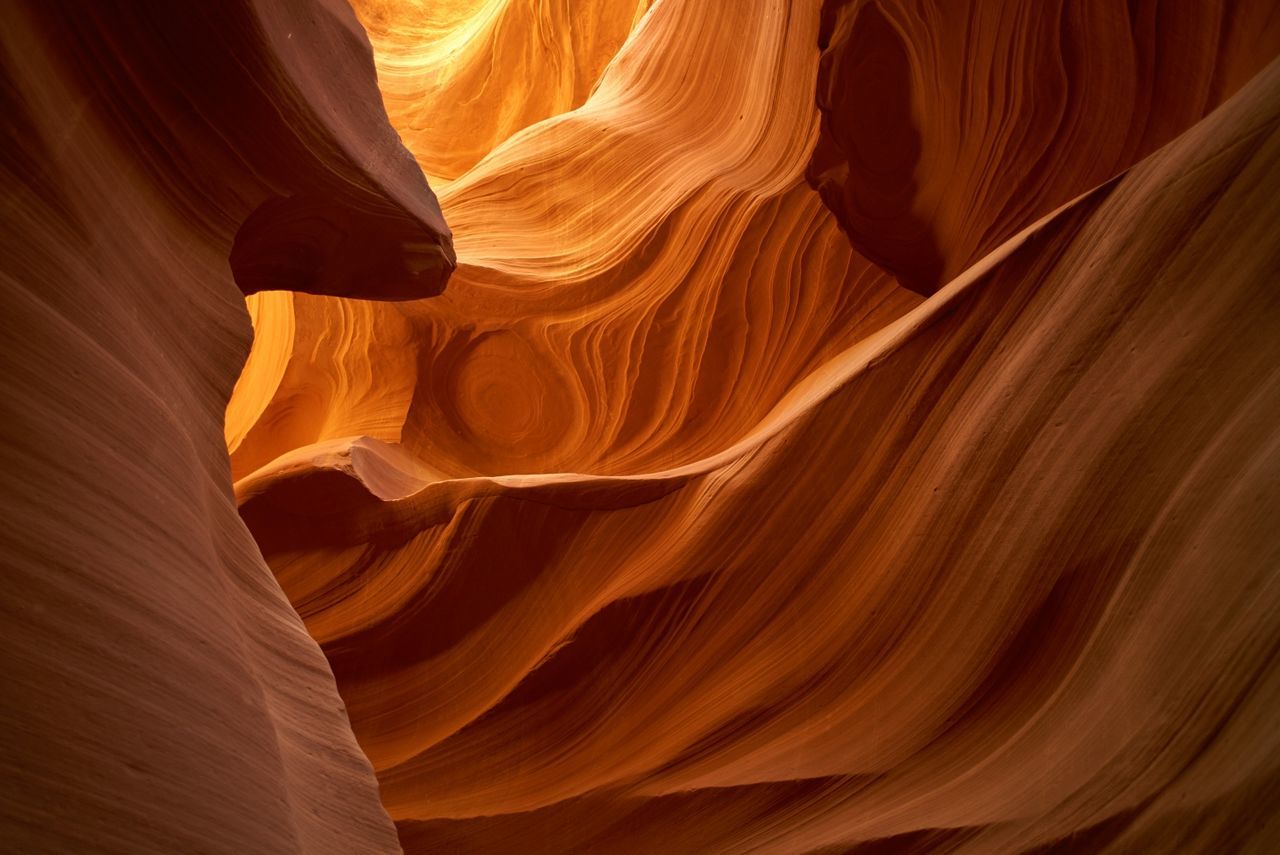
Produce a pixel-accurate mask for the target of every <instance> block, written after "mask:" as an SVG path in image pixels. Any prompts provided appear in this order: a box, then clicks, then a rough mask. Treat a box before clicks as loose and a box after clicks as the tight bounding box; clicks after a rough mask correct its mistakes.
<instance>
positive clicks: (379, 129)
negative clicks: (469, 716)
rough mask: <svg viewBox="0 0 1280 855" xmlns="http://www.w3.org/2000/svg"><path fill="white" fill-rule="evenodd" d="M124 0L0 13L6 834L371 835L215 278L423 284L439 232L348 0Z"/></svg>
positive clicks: (362, 765) (103, 841) (125, 838)
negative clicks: (245, 412) (234, 416)
mask: <svg viewBox="0 0 1280 855" xmlns="http://www.w3.org/2000/svg"><path fill="white" fill-rule="evenodd" d="M147 5H148V6H150V7H152V8H149V9H147V10H146V11H145V14H143V13H142V10H134V11H133V12H130V10H129V9H128V8H127V7H126V4H99V5H97V6H89V5H86V4H66V8H59V4H50V3H44V2H39V3H30V4H22V3H7V4H5V5H4V6H3V9H2V10H0V23H2V26H0V44H2V50H3V52H2V53H0V56H2V68H3V73H2V75H0V80H2V84H3V88H2V89H0V103H2V108H0V112H2V113H3V116H4V128H3V142H2V143H0V171H2V180H3V186H4V188H5V189H4V199H3V203H2V205H0V210H2V211H3V221H4V229H3V230H0V299H2V300H3V311H2V312H0V326H2V327H3V335H0V349H2V350H3V364H4V366H5V367H4V371H3V376H2V378H0V408H2V412H0V433H2V436H3V440H2V441H0V455H2V456H3V471H4V489H3V491H2V492H0V513H2V515H3V518H4V525H3V527H0V556H2V560H0V563H2V564H3V566H4V568H5V570H4V572H5V596H4V599H3V604H2V605H0V611H2V612H3V618H2V619H0V635H2V636H3V639H4V650H5V653H4V656H3V667H2V669H0V674H2V677H3V683H4V702H3V704H2V705H0V707H2V712H0V721H2V722H3V728H2V735H0V743H2V744H3V749H2V753H0V769H3V776H2V778H3V783H0V791H2V792H3V798H2V799H0V803H2V804H0V841H2V848H4V849H5V850H6V851H14V852H87V851H93V852H122V853H126V852H127V853H139V852H165V853H168V852H236V853H239V852H301V851H306V852H334V853H352V852H375V851H395V850H396V849H397V847H396V838H395V833H394V830H393V828H392V825H391V823H390V821H389V819H388V818H387V815H386V813H385V811H384V810H383V809H382V807H381V806H380V804H379V802H378V794H377V789H376V781H375V779H374V777H373V771H372V769H371V768H370V766H369V763H368V761H367V759H366V758H365V757H364V755H363V754H362V753H361V752H360V750H359V749H358V747H357V746H356V743H355V740H354V739H353V737H352V734H351V730H350V726H349V724H348V719H347V715H346V710H345V708H344V705H343V703H342V701H341V699H340V698H339V696H338V693H337V691H336V689H335V686H334V681H333V677H332V674H331V672H330V670H329V669H328V667H327V666H326V664H325V660H324V657H323V656H322V654H321V652H320V650H319V648H318V647H317V646H316V643H315V642H314V641H313V640H312V639H311V638H310V637H309V636H308V634H307V633H306V631H305V628H304V626H303V624H302V622H301V621H300V620H299V619H298V616H297V614H296V613H295V612H294V610H293V609H292V608H291V607H290V604H289V602H288V600H287V599H286V598H285V597H284V595H283V593H282V592H281V590H280V588H279V586H278V585H277V584H276V583H275V581H274V580H273V578H272V576H271V572H270V570H269V569H268V568H267V566H266V565H265V564H264V563H263V560H262V557H261V554H260V552H259V551H258V548H257V547H256V546H255V544H254V542H253V540H252V538H251V536H250V534H249V532H248V531H247V530H246V529H245V527H244V525H243V523H242V522H241V521H240V518H239V517H238V515H237V513H236V505H235V501H234V497H233V494H232V489H231V481H230V477H229V471H228V461H227V455H226V449H225V446H224V444H223V440H222V425H223V411H224V409H225V407H226V404H227V400H228V398H229V397H230V394H231V390H232V386H233V384H234V382H235V379H236V377H237V375H238V373H239V371H240V368H241V365H242V363H243V361H244V359H245V356H246V354H247V352H248V349H249V341H250V337H249V336H250V327H249V323H248V317H247V315H246V313H245V310H244V301H243V297H242V294H241V291H240V290H237V287H236V284H237V280H238V282H239V285H240V286H241V288H242V289H243V290H245V291H253V290H255V289H256V288H259V287H266V286H268V285H271V286H276V285H279V284H282V283H285V284H289V285H290V286H291V287H299V288H308V289H312V290H318V291H321V292H325V293H344V294H360V295H364V296H370V297H376V296H389V295H391V296H414V297H421V296H426V295H429V294H431V293H434V292H437V291H438V290H439V288H440V286H441V284H442V282H443V279H444V277H445V276H446V275H447V273H448V270H449V268H450V267H451V266H452V261H451V258H452V249H451V248H450V239H449V234H448V230H447V229H446V228H445V227H444V223H443V219H442V217H441V214H440V211H439V209H438V208H437V207H436V204H435V201H434V197H432V195H431V194H430V191H429V190H428V189H427V188H426V185H425V183H424V182H423V180H422V176H421V174H420V173H419V172H418V171H417V169H416V166H415V164H414V163H413V160H412V158H411V157H410V156H409V155H408V153H407V152H406V151H405V150H404V149H403V148H402V147H401V146H400V145H399V144H398V142H397V141H396V137H395V134H394V132H393V131H392V130H391V128H390V126H389V125H388V124H387V122H386V118H385V116H384V115H383V114H382V113H381V110H380V108H379V105H378V101H377V91H376V88H375V77H374V69H373V64H372V61H371V55H370V51H369V46H368V43H367V41H366V40H365V39H364V38H363V35H362V34H361V32H360V30H359V26H358V24H357V23H356V21H355V18H354V16H353V15H352V14H351V12H350V10H348V9H346V8H345V7H342V6H337V5H335V6H333V7H332V8H329V7H319V6H312V5H310V4H306V5H303V4H291V3H281V2H276V0H272V2H269V3H262V4H260V5H258V4H254V3H251V2H244V3H223V4H219V6H218V8H217V9H216V10H215V9H212V8H211V9H208V10H205V11H202V10H201V9H199V8H196V7H193V6H190V5H189V4H147ZM322 69H323V71H321V70H322ZM368 229H373V230H376V231H377V232H378V233H379V235H380V238H381V239H382V240H383V243H382V244H380V245H379V246H378V247H376V252H375V251H373V250H371V249H370V248H369V247H364V246H361V245H359V241H360V239H361V236H362V235H363V233H364V232H365V230H368ZM330 252H333V253H336V255H332V256H331V255H328V253H330ZM228 259H230V262H229V261H228Z"/></svg>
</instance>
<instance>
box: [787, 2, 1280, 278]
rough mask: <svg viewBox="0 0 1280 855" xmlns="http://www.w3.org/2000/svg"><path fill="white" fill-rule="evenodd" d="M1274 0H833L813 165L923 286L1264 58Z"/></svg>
mask: <svg viewBox="0 0 1280 855" xmlns="http://www.w3.org/2000/svg"><path fill="white" fill-rule="evenodd" d="M1277 44H1280V10H1278V9H1277V8H1276V5H1275V4H1274V3H1271V2H1267V0H1232V1H1231V2H1225V3H1184V2H1169V0H1135V2H1130V3H1127V4H1126V3H1116V2H1113V0H1049V2H1045V3H1039V4H1036V6H1035V7H1034V9H1033V8H1032V7H1030V6H1028V5H1027V4H1026V3H1023V2H1020V0H982V2H955V3H933V2H924V0H827V2H826V3H825V4H824V6H823V24H822V45H823V56H822V71H821V73H820V75H819V82H818V103H819V105H820V106H821V107H822V111H823V134H822V140H821V142H820V143H819V145H818V147H817V149H816V150H815V152H814V156H813V160H812V162H811V164H810V166H809V179H810V181H811V182H812V183H813V184H814V186H816V187H817V188H819V190H821V192H822V198H823V199H824V200H825V201H826V202H827V204H828V205H830V206H831V208H832V210H834V211H835V212H836V214H837V216H839V218H840V222H841V225H842V226H843V227H844V229H845V230H846V231H847V232H848V234H849V237H850V239H851V240H852V242H853V244H854V246H856V247H857V248H858V249H859V251H861V252H863V253H864V254H865V255H866V256H867V257H868V258H870V259H872V260H873V261H875V262H877V263H879V264H881V265H883V266H884V267H885V268H887V269H888V270H890V271H892V272H893V273H894V274H895V275H896V276H897V277H898V280H899V281H900V282H901V283H902V284H903V285H904V286H906V287H908V288H911V289H912V290H915V291H918V292H920V293H922V294H931V293H933V292H934V291H936V290H937V289H938V288H940V287H942V286H943V285H945V284H946V283H947V282H948V281H950V280H951V279H952V278H953V277H955V276H957V275H959V274H960V272H961V271H963V270H964V269H965V268H967V267H968V266H969V265H971V264H973V263H975V262H976V261H977V260H978V259H980V258H981V257H982V256H984V255H986V254H987V253H988V252H990V251H991V250H992V249H993V248H994V247H996V246H997V245H999V244H1000V243H1001V242H1002V241H1004V240H1005V239H1006V238H1008V237H1009V235H1011V234H1014V233H1015V232H1017V231H1018V230H1019V229H1021V228H1023V227H1024V226H1026V225H1027V224H1029V223H1031V222H1033V221H1035V220H1036V219H1038V218H1040V217H1042V216H1044V215H1045V214H1047V213H1048V212H1049V211H1051V210H1053V209H1054V208H1056V207H1058V206H1059V205H1061V204H1063V203H1065V202H1067V201H1068V200H1069V199H1072V198H1074V197H1075V196H1077V195H1079V194H1080V193H1083V192H1084V191H1086V190H1088V189H1089V188H1091V187H1094V186H1096V185H1098V184H1099V183H1101V182H1103V181H1106V180H1107V179H1108V178H1111V177H1112V176H1113V175H1116V174H1117V173H1119V172H1121V171H1123V170H1124V169H1126V168H1128V167H1129V166H1131V165H1133V164H1134V163H1137V162H1138V161H1139V160H1140V159H1142V158H1143V157H1145V156H1146V155H1148V154H1150V153H1151V152H1152V151H1154V150H1155V149H1156V148H1158V147H1159V146H1161V145H1163V144H1164V143H1166V142H1168V141H1169V140H1171V139H1173V137H1175V136H1176V135H1177V134H1178V133H1180V132H1181V131H1183V130H1185V129H1186V128H1188V127H1190V126H1191V125H1192V124H1193V123H1195V122H1196V121H1197V120H1199V119H1200V118H1201V117H1202V116H1204V115H1205V114H1206V113H1208V112H1209V111H1210V110H1211V109H1213V107H1214V106H1216V105H1217V104H1219V103H1221V101H1222V100H1223V99H1224V98H1226V97H1227V96H1229V95H1230V94H1231V93H1233V92H1235V91H1236V90H1237V89H1239V88H1240V86H1242V85H1243V84H1244V83H1245V82H1246V81H1248V80H1249V79H1250V78H1251V77H1253V75H1254V74H1256V73H1257V72H1258V71H1259V69H1261V68H1262V67H1263V66H1264V65H1266V64H1267V63H1268V62H1270V60H1271V59H1272V57H1274V56H1275V53H1276V46H1277Z"/></svg>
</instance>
